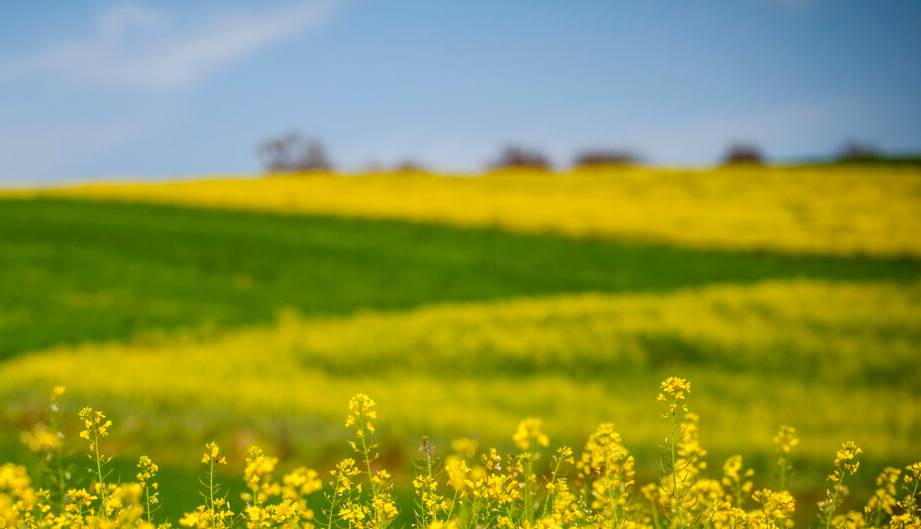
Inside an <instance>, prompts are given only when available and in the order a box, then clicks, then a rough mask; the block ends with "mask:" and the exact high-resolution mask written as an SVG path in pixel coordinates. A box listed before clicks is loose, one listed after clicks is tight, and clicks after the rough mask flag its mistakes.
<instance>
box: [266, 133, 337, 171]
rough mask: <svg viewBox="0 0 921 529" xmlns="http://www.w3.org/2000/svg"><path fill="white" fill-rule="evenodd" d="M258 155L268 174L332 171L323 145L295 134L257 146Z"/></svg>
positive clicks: (282, 136)
mask: <svg viewBox="0 0 921 529" xmlns="http://www.w3.org/2000/svg"><path fill="white" fill-rule="evenodd" d="M259 153H260V155H261V156H262V158H263V160H264V163H265V168H266V170H267V171H268V172H270V173H278V172H288V171H329V170H330V169H332V163H331V162H330V160H329V156H328V155H327V153H326V148H325V147H324V146H323V143H321V142H320V141H319V140H317V139H312V138H304V137H303V136H301V135H300V134H298V133H297V132H289V133H287V134H284V135H281V136H279V137H277V138H270V139H268V140H266V141H265V142H263V143H262V144H261V145H260V146H259Z"/></svg>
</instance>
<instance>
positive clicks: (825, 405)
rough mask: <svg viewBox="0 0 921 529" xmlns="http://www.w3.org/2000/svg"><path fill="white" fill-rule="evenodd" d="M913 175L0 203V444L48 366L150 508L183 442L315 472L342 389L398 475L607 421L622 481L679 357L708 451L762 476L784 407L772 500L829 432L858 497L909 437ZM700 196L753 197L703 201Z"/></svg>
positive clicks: (186, 188) (537, 176)
mask: <svg viewBox="0 0 921 529" xmlns="http://www.w3.org/2000/svg"><path fill="white" fill-rule="evenodd" d="M678 182H680V184H679V183H678ZM754 182H758V185H757V186H756V185H754ZM919 185H921V171H919V170H918V169H911V168H907V169H906V168H899V169H895V170H893V169H892V168H885V167H868V168H853V167H847V168H840V169H835V168H834V167H831V168H827V167H826V168H821V169H804V168H785V169H781V168H747V169H744V170H742V169H733V168H730V169H716V170H702V171H693V172H691V171H665V170H656V171H647V170H642V169H633V170H629V171H624V170H622V169H619V168H609V169H607V170H603V169H595V170H594V171H593V172H592V173H590V174H578V175H572V174H550V173H534V174H529V173H527V172H523V171H517V172H515V173H513V174H508V173H499V174H486V175H482V176H477V177H463V178H461V177H446V176H433V175H420V174H415V175H405V174H389V175H368V176H336V175H294V174H292V175H288V176H282V177H268V178H264V179H252V180H233V179H228V180H209V181H201V182H197V181H193V182H182V183H166V184H127V185H100V186H81V187H76V188H62V189H57V188H53V189H47V190H41V191H31V192H11V193H7V194H6V195H5V196H4V198H3V199H2V200H0V244H2V255H3V256H4V257H3V259H2V261H0V266H2V273H3V275H4V277H7V278H15V280H13V281H4V282H3V289H2V291H0V296H2V298H3V299H2V303H3V306H4V307H5V310H4V312H3V315H2V318H0V337H2V340H0V344H2V348H0V353H2V356H3V358H5V360H4V361H3V362H2V364H0V394H2V398H3V401H4V403H5V404H4V407H3V415H2V420H3V422H4V429H3V431H4V432H7V434H5V435H4V437H3V439H2V446H4V447H5V448H4V450H5V453H6V454H7V455H8V456H9V457H13V458H15V459H19V460H27V459H28V457H27V456H26V455H25V453H24V449H23V448H22V447H21V446H19V443H18V440H17V435H18V434H17V432H18V431H19V430H20V429H22V428H26V427H27V426H28V425H29V424H30V423H31V422H32V421H35V420H36V417H37V416H38V415H39V410H40V409H41V407H42V406H43V399H44V398H45V396H46V393H47V391H48V390H49V389H50V388H51V387H52V386H53V385H55V384H59V383H62V384H66V385H67V386H68V387H69V392H68V395H67V398H66V401H65V402H66V403H67V405H68V406H69V407H70V409H71V410H72V411H75V410H76V409H77V408H78V407H79V406H81V405H83V404H85V403H86V404H92V405H94V406H98V407H101V408H103V409H106V410H108V411H110V412H111V414H112V416H113V417H114V419H115V421H116V424H117V428H116V432H117V434H116V435H114V436H113V441H112V442H113V445H114V446H117V448H118V451H119V452H120V453H122V454H123V455H124V457H125V459H124V460H125V461H130V459H131V457H132V456H136V455H137V454H139V453H149V454H151V455H153V456H154V457H156V458H157V460H159V461H160V462H162V463H163V465H164V467H165V468H166V469H167V470H166V473H165V479H166V480H168V481H169V480H170V476H172V479H173V480H174V481H175V482H176V484H175V487H174V488H173V490H174V491H173V492H172V493H171V492H169V491H168V489H169V487H166V486H164V489H165V490H164V500H165V501H166V504H167V505H168V507H167V509H176V512H178V511H180V510H182V509H187V508H190V507H191V505H187V504H186V503H187V502H188V501H194V496H187V499H186V500H183V499H181V497H182V494H183V493H185V492H187V491H188V490H189V487H188V483H190V482H191V483H194V480H193V477H194V476H195V474H196V472H197V470H196V465H195V464H196V459H195V457H194V455H195V453H196V450H197V449H198V447H199V446H200V445H201V444H202V443H203V442H205V441H207V440H210V439H212V438H216V439H218V440H219V441H221V442H222V443H224V444H226V445H227V446H228V447H229V449H230V451H231V455H232V458H231V459H232V460H235V461H236V462H237V465H239V463H240V461H241V460H242V453H243V451H244V450H245V448H246V446H247V445H248V444H249V443H251V442H256V441H258V442H260V443H262V444H263V445H264V446H266V447H268V448H269V451H270V452H273V453H277V454H279V455H281V456H282V458H283V461H295V460H297V461H304V460H306V461H310V462H311V463H313V464H316V465H319V466H322V465H323V464H325V463H329V462H330V461H331V460H332V458H334V457H335V454H338V453H341V445H342V443H343V440H344V439H345V437H346V436H347V432H346V431H345V430H344V429H343V428H342V427H341V426H342V425H341V422H342V413H343V409H342V407H343V403H344V402H345V401H346V400H347V399H348V397H349V396H350V395H351V394H353V393H355V392H357V391H365V392H368V393H370V394H371V395H372V396H374V397H375V398H376V399H377V400H378V402H379V405H380V410H381V413H382V415H383V416H384V417H385V419H384V420H383V421H382V428H383V430H382V438H383V446H384V449H383V450H384V455H385V458H386V459H387V460H388V462H389V463H390V464H391V465H392V466H394V467H395V468H396V469H397V470H398V471H399V472H400V473H399V474H398V476H402V477H401V478H400V479H401V480H405V472H407V471H409V470H410V469H411V461H412V458H413V453H414V450H415V446H416V444H417V443H418V440H419V439H420V438H421V436H422V435H429V436H431V437H432V439H433V441H434V442H435V444H436V446H442V447H443V446H446V445H447V444H448V441H449V440H450V439H452V438H454V437H457V436H472V437H473V438H475V439H478V440H479V441H480V442H481V443H483V444H484V445H493V444H495V445H499V446H506V447H507V446H509V445H510V437H509V436H510V433H511V431H512V429H513V427H514V426H515V424H516V423H517V420H518V419H520V418H521V417H524V416H532V415H533V416H540V417H543V418H544V420H545V421H546V429H547V431H548V433H549V434H550V435H551V437H552V438H553V439H555V440H557V441H559V442H562V443H567V444H572V445H576V446H578V445H579V444H580V443H581V442H582V440H583V439H584V438H585V436H586V435H587V434H588V433H589V432H590V430H591V429H592V428H593V426H594V425H595V424H596V423H598V422H601V421H606V420H612V421H614V422H615V424H617V426H618V429H619V430H620V431H621V432H622V433H623V435H624V438H625V441H626V443H627V444H628V445H629V446H630V447H631V448H633V449H634V450H636V452H637V453H638V456H639V461H640V467H639V468H640V472H641V474H644V475H646V476H650V475H652V474H653V473H654V472H655V468H656V463H657V457H658V456H657V453H658V452H657V446H658V444H659V443H660V442H661V439H662V437H663V435H664V434H665V432H666V425H665V424H664V423H663V422H662V421H661V420H660V419H659V418H658V411H657V409H658V408H657V405H656V403H655V394H656V385H657V381H658V380H660V379H662V378H664V377H665V376H668V375H671V374H675V373H679V374H682V375H683V376H687V377H689V378H690V379H691V380H692V381H693V383H694V395H693V400H692V407H693V408H694V409H695V410H696V411H698V412H700V414H701V416H702V421H701V426H702V440H703V442H704V444H705V446H706V447H707V448H708V449H710V450H711V456H712V463H713V465H716V466H718V464H719V463H720V461H721V460H722V458H724V457H725V456H728V455H730V454H731V453H734V452H742V453H744V455H745V456H746V457H747V458H749V459H750V461H751V462H752V464H753V465H754V466H755V468H756V470H757V471H758V472H759V473H760V474H762V477H764V478H767V477H768V475H769V470H768V468H769V465H770V450H771V445H770V442H771V437H772V435H773V433H774V431H775V430H776V429H777V428H778V427H779V426H780V425H781V424H791V425H794V426H796V427H797V428H798V429H799V430H800V432H801V435H802V438H803V444H802V446H801V450H800V453H799V456H798V465H799V467H800V469H801V470H800V472H799V473H798V474H797V476H796V478H795V480H794V481H793V487H794V489H795V490H797V491H799V492H800V493H801V494H804V495H806V497H809V494H814V493H815V491H817V490H819V489H820V487H821V479H822V477H823V476H824V473H825V471H826V469H827V467H828V465H829V463H830V460H831V456H832V454H833V450H834V448H835V447H836V446H837V445H838V444H839V443H840V442H841V441H842V440H845V439H855V440H857V441H858V442H860V443H861V444H862V445H863V446H865V447H866V449H867V464H866V467H867V471H866V472H865V473H863V478H862V480H861V481H859V482H858V483H857V485H856V487H857V489H858V490H865V489H867V487H869V485H870V484H871V483H872V477H873V475H874V473H875V472H876V471H877V470H879V469H880V468H882V466H883V465H885V464H906V463H908V462H910V460H912V459H916V458H917V456H918V449H917V447H918V443H917V440H918V439H919V438H921V396H919V395H921V385H919V380H921V361H919V354H921V349H919V345H918V344H919V343H921V259H919V257H918V256H917V252H918V249H919V247H918V246H917V242H918V239H917V238H914V237H912V236H911V235H912V234H911V233H910V232H911V231H912V230H913V229H914V226H915V225H916V224H917V223H918V217H917V216H916V215H912V214H911V213H912V212H914V211H917V210H918V208H919V206H921V198H919V197H921V192H919ZM726 187H732V188H733V189H735V190H738V192H737V193H736V194H737V195H738V196H741V197H744V196H746V193H747V192H746V191H744V190H746V189H750V192H751V194H752V196H751V197H750V198H748V199H744V198H743V199H740V201H738V203H733V204H731V207H730V206H729V205H726V206H724V207H718V206H716V205H715V204H717V203H718V202H719V201H718V200H717V197H718V196H720V192H718V191H716V190H718V189H722V188H726ZM708 189H709V190H710V191H707V190H708ZM323 190H325V191H323ZM756 190H757V196H756V195H755V193H756ZM734 193H735V191H734ZM710 194H712V197H710V198H708V196H709V195H710ZM815 196H821V197H822V199H821V200H820V201H819V200H815V199H811V198H810V197H815ZM477 197H483V198H482V200H478V199H477ZM561 197H565V199H563V198H561ZM746 200H749V201H750V203H748V204H746ZM467 204H471V205H472V207H471V208H467V207H465V205H467ZM574 204H581V205H582V208H581V209H579V211H580V212H581V216H574V211H575V210H574V209H572V208H573V205H574ZM756 204H757V206H756ZM814 204H820V205H818V206H813V205H814ZM828 204H835V205H834V206H828ZM197 206H207V207H197ZM644 212H645V213H644ZM659 213H661V215H659ZM643 214H645V215H646V217H642V215H643ZM634 216H635V217H636V219H641V218H648V219H650V220H649V222H648V223H645V224H643V223H642V222H640V221H639V220H635V221H634V220H631V219H633V218H634ZM633 222H635V225H636V226H644V230H645V231H642V230H635V229H633V228H631V227H630V226H631V224H630V223H633ZM694 234H696V235H694ZM759 234H760V235H759ZM890 235H891V238H889V236H890ZM232 468H236V467H233V466H232ZM403 483H405V481H403ZM183 484H185V485H183ZM189 498H191V500H190V499H189ZM184 501H185V502H186V503H183V502H184ZM170 505H171V506H170ZM171 512H172V511H171Z"/></svg>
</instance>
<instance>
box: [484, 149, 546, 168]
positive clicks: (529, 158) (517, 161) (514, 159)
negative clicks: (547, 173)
mask: <svg viewBox="0 0 921 529" xmlns="http://www.w3.org/2000/svg"><path fill="white" fill-rule="evenodd" d="M490 165H491V167H493V168H496V169H501V168H512V167H527V168H534V169H551V168H552V167H553V164H552V163H551V162H550V159H549V158H547V156H545V155H544V154H543V153H541V152H540V151H537V150H534V149H529V148H526V147H521V146H518V145H509V146H506V147H505V148H504V149H502V152H500V153H499V156H498V158H496V160H495V161H493V162H492V164H490Z"/></svg>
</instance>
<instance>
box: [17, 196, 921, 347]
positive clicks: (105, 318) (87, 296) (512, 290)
mask: <svg viewBox="0 0 921 529" xmlns="http://www.w3.org/2000/svg"><path fill="white" fill-rule="evenodd" d="M0 274H2V276H3V277H4V278H5V280H4V281H3V282H2V283H0V306H2V307H3V311H2V313H0V358H3V357H9V356H11V355H14V354H17V353H22V352H25V351H30V350H35V349H41V348H44V347H48V346H51V345H55V344H59V343H79V342H84V341H104V340H124V339H127V338H130V337H133V336H137V335H139V334H144V333H149V332H157V331H161V330H168V329H175V328H177V327H181V328H185V329H192V330H202V329H208V328H215V327H216V328H230V327H233V326H236V325H241V324H251V323H264V322H268V321H271V320H272V319H273V318H274V317H275V316H276V315H277V313H278V311H279V310H281V309H284V308H288V307H290V308H293V309H296V310H297V311H299V312H301V313H304V314H342V313H349V312H352V311H355V310H359V309H366V308H374V309H403V308H408V307H413V306H418V305H422V304H426V303H433V302H446V301H473V300H489V299H500V298H505V297H521V296H541V295H548V294H559V293H573V292H636V291H652V292H661V291H667V290H670V289H674V288H679V287H687V286H695V285H707V284H712V283H740V282H741V283H745V282H753V281H760V280H764V279H780V278H814V279H835V280H878V279H895V280H907V279H912V278H915V277H919V276H921V264H919V261H917V260H913V259H908V258H903V259H899V258H872V257H831V256H829V257H824V256H819V255H813V256H809V255H795V254H782V253H770V252H752V251H728V250H700V249H687V248H680V247H673V246H663V245H660V244H654V243H638V242H635V243H625V242H612V241H600V240H590V239H569V238H566V237H563V236H559V235H553V234H545V235H521V234H510V233H504V232H502V231H499V230H489V229H461V228H453V227H447V226H440V225H434V224H422V223H409V222H399V221H370V220H357V219H345V218H336V217H308V216H293V215H292V216H285V215H279V214H270V213H264V214H259V213H243V212H232V211H222V210H200V209H194V208H182V207H170V206H153V205H141V204H123V203H106V202H81V201H76V200H60V199H58V200H56V199H35V200H15V199H12V200H11V199H7V200H0Z"/></svg>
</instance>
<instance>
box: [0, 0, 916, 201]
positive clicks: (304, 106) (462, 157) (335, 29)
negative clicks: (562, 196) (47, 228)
mask: <svg viewBox="0 0 921 529" xmlns="http://www.w3.org/2000/svg"><path fill="white" fill-rule="evenodd" d="M291 130H298V131H300V132H302V133H303V134H305V135H307V136H312V137H317V138H320V139H322V141H323V142H324V143H325V144H326V146H327V148H328V150H329V153H330V155H331V158H332V159H333V161H334V162H335V163H336V165H337V166H338V167H340V168H343V169H345V170H359V169H361V168H362V167H366V166H369V165H372V164H376V165H387V164H394V163H397V162H399V161H402V160H406V159H412V160H415V161H417V162H419V163H422V164H424V165H426V166H428V167H431V168H435V169H439V170H443V171H461V172H470V171H476V170H477V169H479V168H482V167H483V166H484V165H485V164H486V163H488V162H489V160H490V159H492V158H494V157H495V156H496V154H497V152H498V150H499V149H500V147H502V146H503V145H506V144H518V145H524V146H529V147H533V148H535V149H539V150H541V151H543V152H545V153H547V154H549V155H550V157H551V158H552V159H553V160H554V161H555V162H556V163H558V164H560V165H565V164H567V163H569V162H570V161H571V159H572V157H573V155H574V154H575V153H576V152H577V151H579V150H582V149H589V148H618V149H627V150H630V151H633V152H636V153H638V154H639V155H641V156H642V157H643V158H644V159H645V160H647V161H649V162H650V163H655V164H663V165H700V164H709V163H713V162H714V161H716V160H718V159H719V157H720V155H721V153H722V152H723V151H724V150H725V148H726V146H727V145H728V144H729V143H731V142H740V141H741V142H750V143H754V144H756V145H758V146H759V147H760V148H761V149H762V150H763V151H764V152H765V154H766V155H767V156H769V157H770V158H772V159H775V160H795V159H800V158H809V157H815V156H826V155H830V154H832V153H834V152H835V151H836V150H838V149H840V148H841V146H842V145H843V144H844V143H845V142H846V141H849V140H856V141H861V142H866V143H869V144H872V145H875V146H877V147H878V148H880V149H882V150H886V151H891V152H910V151H919V150H921V2H918V1H916V0H883V1H870V0H857V1H851V0H706V1H691V0H671V1H666V0H661V1H660V0H600V1H592V0H580V1H562V0H530V1H523V0H520V1H519V0H502V1H497V0H489V1H486V0H464V1H447V0H386V1H385V0H339V1H335V0H329V1H326V0H323V1H315V0H309V1H292V0H275V1H261V2H254V1H250V2H242V1H240V2H232V1H203V0H196V1H188V0H187V1H175V2H168V1H161V2H153V1H147V2H135V1H128V2H125V1H114V2H113V1H106V0H89V1H80V0H59V1H48V2H32V1H22V0H5V1H4V2H3V6H2V16H0V185H2V184H32V183H36V184H39V183H62V182H76V181H85V180H93V179H107V180H113V179H172V178H186V177H192V176H196V175H203V174H225V173H234V174H237V173H251V172H256V171H259V170H260V169H261V160H260V159H259V157H258V153H257V148H256V147H257V146H258V145H259V143H260V142H262V141H264V140H266V139H267V138H270V137H272V136H275V135H279V134H283V133H285V132H287V131H291Z"/></svg>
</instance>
